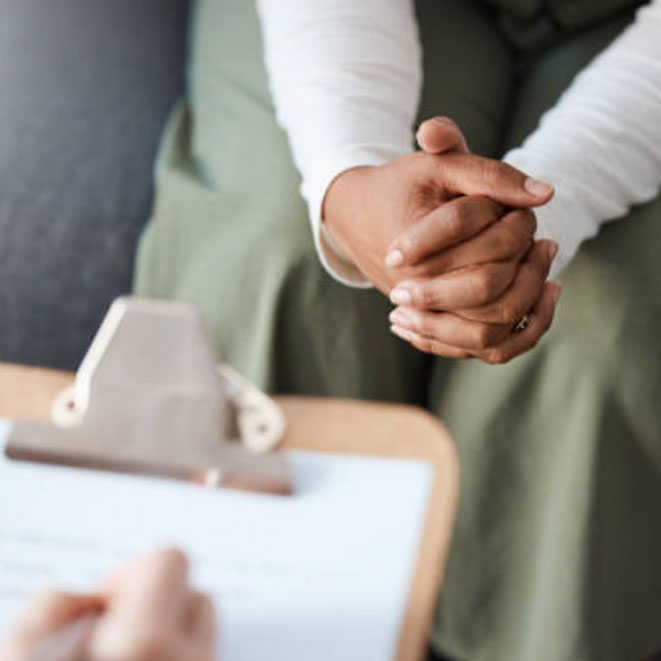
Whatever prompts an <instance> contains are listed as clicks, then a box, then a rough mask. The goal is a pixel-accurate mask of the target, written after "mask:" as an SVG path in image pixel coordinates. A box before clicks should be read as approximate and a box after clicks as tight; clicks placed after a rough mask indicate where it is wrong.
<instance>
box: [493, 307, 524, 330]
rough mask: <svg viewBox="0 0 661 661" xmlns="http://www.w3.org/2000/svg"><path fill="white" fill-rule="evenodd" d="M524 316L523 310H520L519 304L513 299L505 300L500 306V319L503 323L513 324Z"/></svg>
mask: <svg viewBox="0 0 661 661" xmlns="http://www.w3.org/2000/svg"><path fill="white" fill-rule="evenodd" d="M522 316H523V312H522V311H521V310H520V308H519V306H518V305H517V304H516V303H513V302H512V301H503V302H502V303H501V304H500V305H499V306H498V320H499V322H500V323H502V324H508V325H513V324H515V323H516V322H517V321H519V319H521V317H522Z"/></svg>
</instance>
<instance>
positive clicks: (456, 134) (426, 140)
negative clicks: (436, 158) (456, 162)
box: [415, 117, 469, 154]
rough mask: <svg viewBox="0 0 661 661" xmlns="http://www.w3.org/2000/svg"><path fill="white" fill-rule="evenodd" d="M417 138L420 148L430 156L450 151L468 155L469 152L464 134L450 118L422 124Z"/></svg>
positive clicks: (435, 119)
mask: <svg viewBox="0 0 661 661" xmlns="http://www.w3.org/2000/svg"><path fill="white" fill-rule="evenodd" d="M415 137H416V140H417V141H418V144H419V145H420V148H421V149H422V150H423V151H425V152H427V153H428V154H442V153H445V152H449V151H458V152H463V153H465V154H467V153H468V151H469V150H468V145H467V144H466V138H464V134H463V133H462V132H461V129H460V128H459V126H458V125H457V123H456V122H455V121H453V120H452V119H450V118H449V117H434V118H432V119H428V120H426V121H424V122H422V124H420V127H419V128H418V132H417V133H416V136H415Z"/></svg>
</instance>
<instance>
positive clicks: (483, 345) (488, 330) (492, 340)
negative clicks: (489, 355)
mask: <svg viewBox="0 0 661 661" xmlns="http://www.w3.org/2000/svg"><path fill="white" fill-rule="evenodd" d="M500 339H501V334H500V332H499V331H498V327H497V326H494V325H492V324H479V325H478V326H477V327H476V329H475V337H474V341H475V344H476V346H477V347H478V349H489V348H491V347H494V346H495V345H496V344H498V342H499V341H500Z"/></svg>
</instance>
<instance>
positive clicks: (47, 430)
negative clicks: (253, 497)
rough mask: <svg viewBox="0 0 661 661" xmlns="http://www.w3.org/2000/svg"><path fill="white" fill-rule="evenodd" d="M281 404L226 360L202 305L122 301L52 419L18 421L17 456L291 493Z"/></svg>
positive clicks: (13, 443) (12, 454) (12, 447)
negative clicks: (206, 323)
mask: <svg viewBox="0 0 661 661" xmlns="http://www.w3.org/2000/svg"><path fill="white" fill-rule="evenodd" d="M285 426H286V425H285V419H284V415H283V413H282V411H281V410H280V408H279V407H278V406H277V405H276V404H275V402H273V400H271V399H270V398H268V397H267V396H266V395H265V394H264V393H262V392H261V391H259V390H258V389H257V388H256V387H254V386H253V385H252V384H251V383H249V382H248V381H247V380H246V379H245V378H244V377H242V376H241V375H240V374H239V373H238V372H236V371H235V370H234V369H232V368H231V367H230V366H228V365H218V364H217V358H216V356H215V353H214V351H213V348H212V346H211V343H210V341H209V338H208V335H207V333H206V329H205V327H204V323H203V321H202V318H201V315H200V313H199V312H198V311H197V309H196V308H195V307H194V306H192V305H188V304H185V303H178V302H171V301H158V300H147V299H139V298H132V297H125V298H120V299H117V300H116V301H115V302H114V303H113V304H112V306H111V307H110V310H109V311H108V314H107V315H106V317H105V319H104V321H103V323H102V325H101V327H100V328H99V331H98V332H97V334H96V336H95V338H94V340H93V342H92V344H91V346H90V348H89V350H88V352H87V354H86V356H85V358H84V359H83V361H82V363H81V365H80V368H79V370H78V372H77V374H76V380H75V383H74V384H73V385H72V386H70V387H67V388H65V389H64V390H63V391H61V392H60V394H59V395H58V396H57V398H56V399H55V402H54V405H53V408H52V421H51V423H42V422H32V421H26V422H17V423H16V424H15V425H14V426H13V428H12V432H11V435H10V438H9V440H8V442H7V445H6V448H5V453H6V455H7V457H9V458H11V459H15V460H23V461H33V462H40V463H47V464H59V465H65V466H77V467H84V468H96V469H102V470H110V471H117V472H125V473H138V474H147V475H156V476H160V477H169V478H173V479H179V480H186V481H193V482H196V483H199V484H202V485H206V486H211V487H219V486H223V487H230V488H237V489H247V490H251V491H261V492H264V493H273V494H281V495H289V494H291V493H292V479H291V475H290V470H289V467H288V465H287V463H286V461H285V460H284V458H283V457H282V456H281V455H280V454H279V453H277V452H275V449H276V448H277V446H278V444H279V443H280V441H281V439H282V437H283V435H284V431H285Z"/></svg>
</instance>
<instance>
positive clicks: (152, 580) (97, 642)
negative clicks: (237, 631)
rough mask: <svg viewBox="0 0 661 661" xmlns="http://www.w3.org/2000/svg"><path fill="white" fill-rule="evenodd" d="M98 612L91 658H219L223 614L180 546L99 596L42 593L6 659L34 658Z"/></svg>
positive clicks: (0, 650) (5, 649) (136, 564)
mask: <svg viewBox="0 0 661 661" xmlns="http://www.w3.org/2000/svg"><path fill="white" fill-rule="evenodd" d="M88 615H94V616H96V617H97V618H98V620H97V622H96V624H95V626H94V629H93V631H92V634H91V636H90V638H89V640H88V641H87V643H86V647H85V649H84V651H83V656H84V658H85V659H89V661H148V660H153V659H159V660H161V661H189V660H190V661H212V659H213V658H214V650H215V639H216V633H215V618H214V613H213V607H212V605H211V602H210V600H209V598H208V597H206V596H205V595H203V594H201V593H199V592H196V591H195V590H193V589H192V588H191V587H190V585H189V582H188V562H187V560H186V558H185V556H184V555H183V554H182V553H181V552H179V551H175V550H164V551H158V552H156V553H151V554H148V555H144V556H141V557H139V558H137V559H135V560H133V561H131V562H130V563H128V564H127V565H126V566H125V567H123V568H122V569H121V570H120V571H119V572H118V573H117V574H115V575H114V576H113V577H112V578H111V579H110V580H109V581H108V582H107V583H106V584H105V585H104V586H103V588H102V589H101V590H100V591H99V593H98V594H93V595H76V594H69V593H59V592H47V593H44V594H42V595H39V596H37V597H36V598H34V599H33V600H32V601H31V602H30V603H29V604H28V605H27V607H26V608H25V610H24V612H23V613H22V615H21V616H20V618H19V619H18V621H17V623H16V625H15V627H14V629H13V630H12V631H11V632H10V635H9V638H8V639H7V640H6V641H5V642H4V644H3V645H2V646H0V658H2V659H3V661H4V660H5V659H6V661H28V660H30V659H33V658H34V655H35V653H37V652H39V651H40V646H42V645H44V644H45V642H46V641H48V639H49V638H51V637H52V636H53V635H55V634H57V633H58V632H60V631H61V630H62V629H63V628H64V627H66V626H68V625H70V624H72V623H73V622H75V621H77V620H78V619H79V618H81V617H84V616H88Z"/></svg>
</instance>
